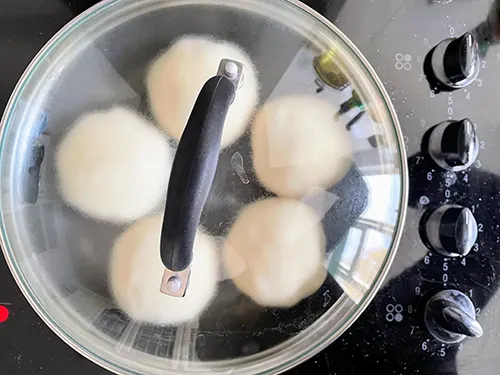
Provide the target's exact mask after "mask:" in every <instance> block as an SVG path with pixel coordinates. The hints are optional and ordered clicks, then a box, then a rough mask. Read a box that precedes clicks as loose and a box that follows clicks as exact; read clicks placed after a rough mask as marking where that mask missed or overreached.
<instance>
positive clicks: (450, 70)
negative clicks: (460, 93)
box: [424, 32, 480, 92]
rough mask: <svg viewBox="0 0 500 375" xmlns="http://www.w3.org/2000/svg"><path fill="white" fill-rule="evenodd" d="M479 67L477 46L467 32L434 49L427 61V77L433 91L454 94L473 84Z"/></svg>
mask: <svg viewBox="0 0 500 375" xmlns="http://www.w3.org/2000/svg"><path fill="white" fill-rule="evenodd" d="M479 66H480V57H479V46H478V43H477V41H476V38H475V37H474V36H473V35H472V34H471V33H468V32H467V33H465V34H464V35H462V36H460V37H458V38H448V39H445V40H443V41H441V42H440V43H439V44H437V45H436V46H435V47H434V48H433V49H431V50H430V52H429V53H428V54H427V56H426V57H425V60H424V74H425V76H426V77H427V80H428V81H429V84H430V86H431V89H432V90H433V91H436V92H440V91H454V90H457V89H460V88H462V87H465V86H467V85H469V84H471V83H472V82H473V81H474V80H475V79H476V77H477V75H478V73H479Z"/></svg>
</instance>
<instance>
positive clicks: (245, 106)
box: [147, 36, 259, 147]
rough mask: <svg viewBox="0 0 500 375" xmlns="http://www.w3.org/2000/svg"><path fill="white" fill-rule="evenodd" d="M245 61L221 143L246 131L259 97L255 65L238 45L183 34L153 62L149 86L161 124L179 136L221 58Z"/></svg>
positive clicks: (178, 137)
mask: <svg viewBox="0 0 500 375" xmlns="http://www.w3.org/2000/svg"><path fill="white" fill-rule="evenodd" d="M225 58H227V59H232V60H236V61H238V62H241V63H242V64H243V65H244V83H243V86H241V87H240V88H239V89H238V91H237V92H236V98H235V100H234V102H233V104H232V105H231V106H230V108H229V112H228V114H227V118H226V122H225V124H224V130H223V133H222V142H221V146H222V147H226V146H228V145H230V144H231V143H233V142H235V141H236V140H237V139H238V138H239V137H240V136H241V135H242V134H243V133H244V132H245V129H246V127H247V125H248V123H249V121H250V118H251V116H252V115H253V113H254V111H255V107H256V105H257V103H258V99H259V84H258V80H257V72H256V70H255V67H254V65H253V63H252V61H251V60H250V58H249V57H248V56H247V55H246V53H245V52H244V51H243V50H242V49H241V48H239V47H238V46H236V45H234V44H231V43H228V42H223V41H216V40H213V39H209V38H206V37H194V36H189V37H184V38H181V39H179V40H178V41H177V42H175V43H174V44H173V45H172V46H171V47H170V48H169V49H168V50H167V51H166V52H165V53H164V54H162V55H160V56H159V57H158V58H157V59H156V60H155V61H154V62H153V64H152V65H151V68H150V69H149V72H148V76H147V89H148V94H149V100H150V103H151V110H152V112H153V115H154V116H155V118H156V120H157V121H158V123H159V125H160V126H161V127H163V128H164V129H165V130H166V131H167V133H168V134H169V135H170V136H171V137H172V138H174V139H176V140H179V139H180V138H181V135H182V132H183V131H184V128H185V126H186V124H187V121H188V119H189V116H190V114H191V111H192V109H193V106H194V103H195V101H196V98H197V97H198V94H199V93H200V91H201V88H202V87H203V86H204V85H205V83H206V82H207V81H208V79H210V78H211V77H213V76H215V75H216V74H217V70H218V67H219V64H220V62H221V60H222V59H225Z"/></svg>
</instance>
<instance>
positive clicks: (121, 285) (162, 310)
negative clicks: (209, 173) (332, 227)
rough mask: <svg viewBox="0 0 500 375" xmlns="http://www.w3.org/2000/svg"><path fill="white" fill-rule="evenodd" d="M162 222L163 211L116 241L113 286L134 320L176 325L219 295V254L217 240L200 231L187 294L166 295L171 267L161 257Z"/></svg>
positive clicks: (114, 295) (192, 317)
mask: <svg viewBox="0 0 500 375" xmlns="http://www.w3.org/2000/svg"><path fill="white" fill-rule="evenodd" d="M162 223H163V216H162V215H156V216H153V217H150V218H147V219H143V220H141V221H139V222H137V223H136V224H134V225H133V226H132V227H131V228H130V229H128V230H127V231H126V232H124V233H123V234H122V235H121V236H120V237H119V238H118V239H117V240H116V242H115V245H114V247H113V251H112V255H111V261H110V286H111V291H112V295H113V298H114V300H115V302H116V304H117V305H118V307H120V308H121V309H122V310H123V312H125V313H126V314H127V315H128V316H130V317H131V318H132V319H135V320H137V321H141V322H145V323H151V324H157V325H174V324H179V323H183V322H187V321H191V320H193V319H195V318H196V317H198V316H199V315H200V314H201V313H202V312H203V310H204V309H205V307H206V306H207V305H208V303H209V302H210V301H211V299H212V298H213V297H214V295H215V292H216V289H217V278H218V272H219V266H218V254H217V251H216V250H217V249H216V246H215V243H214V241H213V239H212V238H211V237H210V236H208V235H206V234H204V233H202V232H201V231H200V230H198V232H197V235H196V238H195V243H194V248H193V261H192V263H191V277H190V280H189V286H188V289H187V291H186V295H185V296H184V297H183V298H178V297H171V296H167V295H165V294H163V293H161V292H160V285H161V281H162V277H163V271H164V269H165V268H164V266H163V263H162V261H161V258H160V234H161V227H162Z"/></svg>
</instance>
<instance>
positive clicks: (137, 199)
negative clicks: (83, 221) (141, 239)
mask: <svg viewBox="0 0 500 375" xmlns="http://www.w3.org/2000/svg"><path fill="white" fill-rule="evenodd" d="M55 164H56V169H57V174H58V177H59V187H60V192H61V195H62V197H63V198H64V199H65V200H66V201H67V203H68V204H70V205H71V206H73V207H74V208H76V209H77V210H79V211H81V212H82V213H83V214H85V215H87V216H90V217H92V218H95V219H99V220H106V221H110V222H116V223H125V222H130V221H133V220H136V219H139V218H140V217H142V216H144V215H146V214H148V213H150V212H151V211H152V210H153V209H154V208H155V207H156V206H157V205H158V204H159V203H160V201H161V200H162V199H163V198H164V197H165V194H166V193H165V192H166V191H167V190H166V189H167V184H168V178H169V176H170V169H171V166H172V156H171V155H170V151H169V147H168V144H167V141H166V139H165V137H164V136H163V135H162V134H161V132H160V131H159V130H158V129H156V128H155V127H154V126H152V125H151V124H149V122H148V121H147V120H145V119H144V118H142V117H141V116H139V115H138V114H137V113H135V112H134V111H132V110H129V109H126V108H114V109H111V110H108V111H104V112H95V113H90V114H86V115H84V116H82V117H81V118H80V119H78V120H77V121H76V122H75V123H74V124H73V125H72V127H71V128H70V130H69V131H68V133H67V134H66V135H65V137H64V138H63V140H62V141H61V143H60V145H59V147H58V150H57V152H56V156H55Z"/></svg>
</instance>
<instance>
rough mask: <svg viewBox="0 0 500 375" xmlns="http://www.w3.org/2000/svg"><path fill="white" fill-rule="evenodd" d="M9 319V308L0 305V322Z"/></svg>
mask: <svg viewBox="0 0 500 375" xmlns="http://www.w3.org/2000/svg"><path fill="white" fill-rule="evenodd" d="M7 319H9V309H7V307H5V306H3V305H0V323H3V322H6V321H7Z"/></svg>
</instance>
